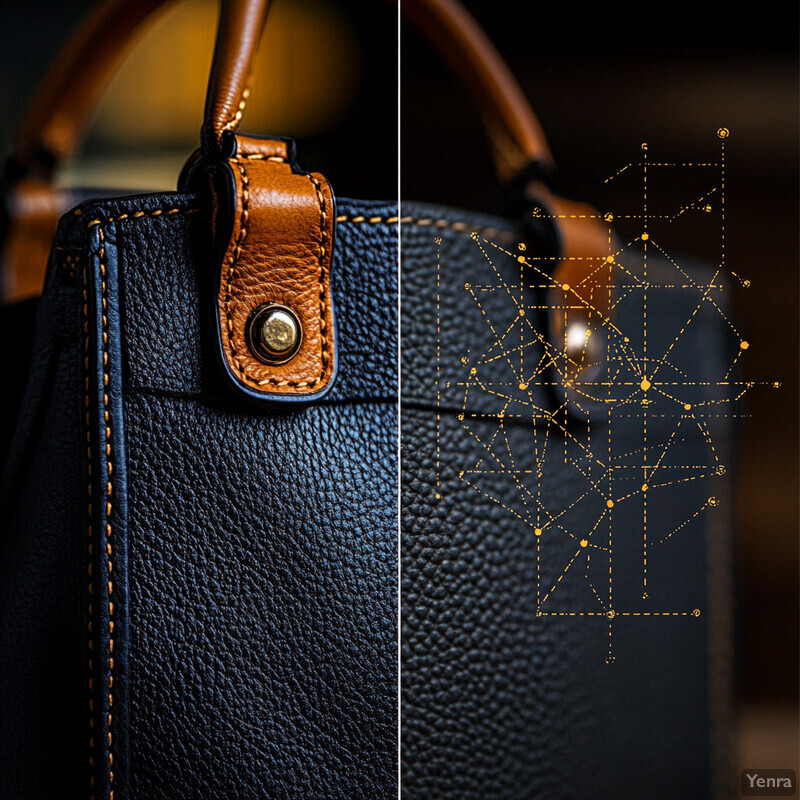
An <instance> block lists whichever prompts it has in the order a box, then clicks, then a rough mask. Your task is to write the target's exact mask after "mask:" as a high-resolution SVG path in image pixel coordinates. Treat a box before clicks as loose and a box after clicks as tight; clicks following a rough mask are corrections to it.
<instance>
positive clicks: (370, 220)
mask: <svg viewBox="0 0 800 800" xmlns="http://www.w3.org/2000/svg"><path fill="white" fill-rule="evenodd" d="M336 221H337V222H352V223H360V224H372V225H381V224H392V223H397V222H399V223H400V224H401V225H415V226H417V227H420V228H427V227H432V228H446V229H448V230H453V231H458V232H459V233H479V234H481V235H482V236H489V237H500V238H503V239H508V240H509V241H512V240H513V239H515V238H516V237H515V235H514V234H513V233H512V232H511V231H508V230H504V229H502V228H494V227H491V226H481V225H470V224H469V223H467V222H451V221H450V220H448V219H434V218H433V217H422V218H415V217H365V216H362V215H356V216H348V215H347V214H341V215H340V216H338V217H336Z"/></svg>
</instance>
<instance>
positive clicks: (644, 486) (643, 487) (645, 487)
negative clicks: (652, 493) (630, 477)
mask: <svg viewBox="0 0 800 800" xmlns="http://www.w3.org/2000/svg"><path fill="white" fill-rule="evenodd" d="M642 491H643V492H646V491H647V484H646V483H643V484H642Z"/></svg>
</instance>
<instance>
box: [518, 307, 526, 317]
mask: <svg viewBox="0 0 800 800" xmlns="http://www.w3.org/2000/svg"><path fill="white" fill-rule="evenodd" d="M519 315H520V316H521V317H524V316H525V309H524V308H521V309H520V310H519Z"/></svg>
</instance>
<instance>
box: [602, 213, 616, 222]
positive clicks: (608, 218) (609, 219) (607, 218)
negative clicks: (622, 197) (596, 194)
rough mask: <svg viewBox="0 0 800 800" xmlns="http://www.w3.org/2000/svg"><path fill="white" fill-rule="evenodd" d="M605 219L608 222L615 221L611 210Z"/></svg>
mask: <svg viewBox="0 0 800 800" xmlns="http://www.w3.org/2000/svg"><path fill="white" fill-rule="evenodd" d="M604 219H605V221H606V222H613V221H614V215H613V214H612V213H611V212H610V211H609V213H608V214H606V215H605V217H604Z"/></svg>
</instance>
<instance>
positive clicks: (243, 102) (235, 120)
mask: <svg viewBox="0 0 800 800" xmlns="http://www.w3.org/2000/svg"><path fill="white" fill-rule="evenodd" d="M248 82H249V79H248ZM249 97H250V89H249V87H245V89H244V91H243V92H242V97H241V99H240V100H239V105H238V107H237V108H236V112H235V113H234V115H233V117H231V118H230V119H229V120H228V121H227V122H226V123H225V125H224V126H223V128H222V130H224V131H230V130H233V129H234V128H235V127H236V126H237V125H238V124H239V123H240V122H241V121H242V117H243V116H244V110H245V108H246V107H247V100H248V98H249Z"/></svg>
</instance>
